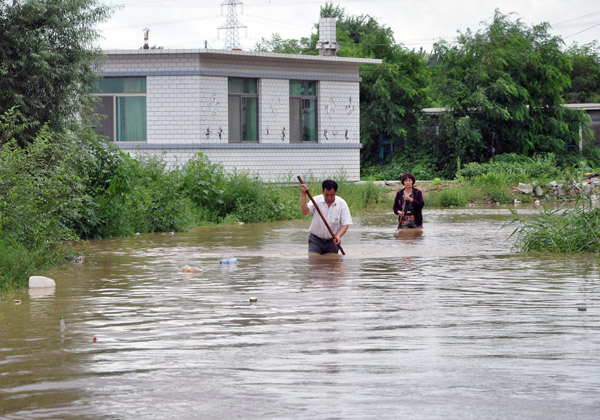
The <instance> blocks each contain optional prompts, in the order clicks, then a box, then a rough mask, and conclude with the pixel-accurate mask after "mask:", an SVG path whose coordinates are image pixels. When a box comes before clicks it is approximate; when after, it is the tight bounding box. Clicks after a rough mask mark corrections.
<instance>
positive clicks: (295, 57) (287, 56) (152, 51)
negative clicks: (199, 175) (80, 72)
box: [103, 48, 382, 64]
mask: <svg viewBox="0 0 600 420" xmlns="http://www.w3.org/2000/svg"><path fill="white" fill-rule="evenodd" d="M103 52H104V54H106V55H153V54H206V55H212V56H227V57H231V56H238V57H245V58H254V57H263V58H274V59H282V60H301V61H320V62H325V63H326V62H332V63H353V64H381V62H382V60H381V59H380V58H355V57H338V56H324V55H302V54H281V53H271V52H256V51H239V50H217V49H206V48H201V49H185V50H183V49H168V50H165V49H148V50H144V49H138V50H104V51H103Z"/></svg>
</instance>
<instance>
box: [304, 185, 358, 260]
mask: <svg viewBox="0 0 600 420" xmlns="http://www.w3.org/2000/svg"><path fill="white" fill-rule="evenodd" d="M298 181H300V184H304V181H302V178H301V177H300V175H298ZM306 194H308V198H310V201H312V203H313V206H315V209H316V210H317V211H318V212H319V216H321V219H322V220H323V223H325V227H326V228H327V230H328V231H329V234H330V235H331V237H332V238H335V235H334V234H333V230H331V228H330V227H329V224H328V223H327V220H325V216H323V213H321V209H320V208H319V206H317V203H316V202H315V200H314V199H313V198H312V195H310V192H309V191H308V190H307V191H306ZM334 243H335V242H334ZM336 246H337V247H338V248H339V249H340V251H342V255H346V253H345V252H344V250H343V249H342V245H336Z"/></svg>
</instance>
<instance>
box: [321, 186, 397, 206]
mask: <svg viewBox="0 0 600 420" xmlns="http://www.w3.org/2000/svg"><path fill="white" fill-rule="evenodd" d="M387 193H388V191H387V190H386V189H385V188H383V187H381V186H378V185H375V184H374V183H372V182H366V183H361V184H350V183H348V182H339V188H338V194H339V195H340V197H342V198H343V199H344V200H346V202H347V203H348V207H350V208H351V209H356V210H361V211H365V210H372V209H375V208H377V207H378V206H379V205H382V204H386V205H387V204H389V198H388V197H387ZM319 194H320V192H319Z"/></svg>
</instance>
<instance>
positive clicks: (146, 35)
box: [143, 28, 150, 50]
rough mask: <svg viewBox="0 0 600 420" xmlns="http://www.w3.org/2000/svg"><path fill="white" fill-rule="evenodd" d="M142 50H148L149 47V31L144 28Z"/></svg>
mask: <svg viewBox="0 0 600 420" xmlns="http://www.w3.org/2000/svg"><path fill="white" fill-rule="evenodd" d="M143 31H144V49H145V50H147V49H150V47H149V46H148V33H149V32H150V29H148V28H144V29H143Z"/></svg>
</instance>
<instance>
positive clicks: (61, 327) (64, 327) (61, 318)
mask: <svg viewBox="0 0 600 420" xmlns="http://www.w3.org/2000/svg"><path fill="white" fill-rule="evenodd" d="M66 329H67V326H66V325H65V318H64V317H62V316H61V317H60V330H61V331H64V330H66Z"/></svg>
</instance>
